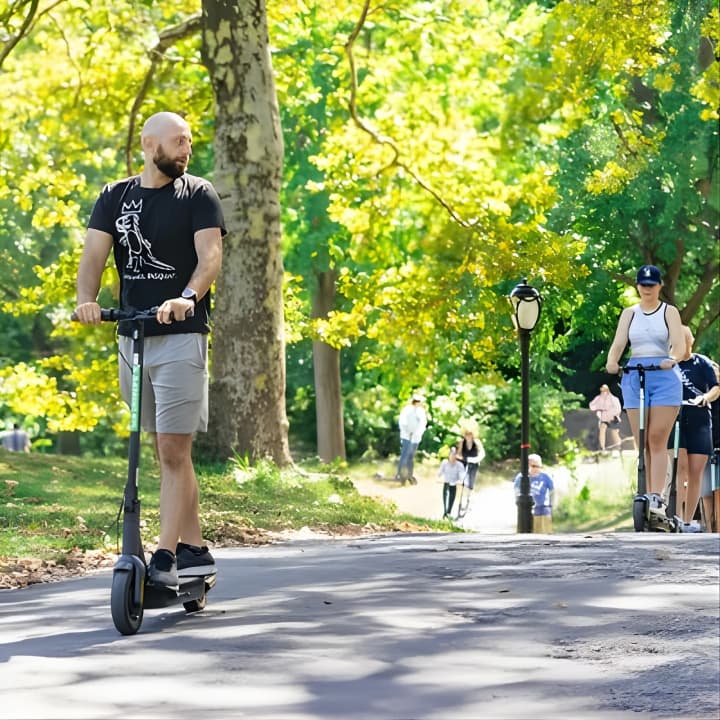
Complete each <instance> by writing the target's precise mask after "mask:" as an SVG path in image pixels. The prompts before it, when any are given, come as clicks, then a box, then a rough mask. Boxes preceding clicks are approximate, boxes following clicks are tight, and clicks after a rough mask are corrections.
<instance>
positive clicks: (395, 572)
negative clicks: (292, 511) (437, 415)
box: [0, 533, 720, 720]
mask: <svg viewBox="0 0 720 720" xmlns="http://www.w3.org/2000/svg"><path fill="white" fill-rule="evenodd" d="M719 550H720V541H719V539H718V536H717V535H650V534H638V535H636V534H632V533H616V534H604V535H597V536H587V537H586V536H582V535H563V536H530V535H528V536H517V535H515V536H508V535H478V534H418V535H396V536H383V537H376V538H360V539H358V538H355V539H336V540H312V541H295V542H290V543H287V544H282V545H276V546H269V547H262V548H235V549H225V550H219V551H218V552H217V557H218V565H219V571H220V579H219V581H218V585H217V587H216V588H215V589H214V590H213V591H212V594H211V595H210V597H209V602H208V607H207V609H206V611H205V612H203V613H200V614H196V615H185V614H184V612H183V610H182V608H168V609H166V610H162V611H148V612H147V613H146V617H145V620H144V622H143V625H142V628H141V630H140V633H139V634H137V635H135V636H133V637H127V638H124V637H121V636H119V635H118V634H117V633H116V632H115V630H114V628H113V627H112V623H111V620H110V611H109V587H110V574H109V572H104V573H101V574H99V575H97V576H93V577H86V578H78V579H74V580H70V581H65V582H61V583H56V584H52V585H44V586H40V585H35V586H32V587H30V588H29V589H27V590H19V591H2V592H0V664H1V667H0V717H2V718H8V719H9V718H34V719H40V718H43V719H44V718H48V719H49V718H53V719H54V718H153V719H154V720H162V719H164V718H173V719H174V718H188V717H201V718H204V717H215V718H223V719H224V718H230V719H232V718H252V719H253V720H270V719H271V718H272V719H274V720H311V719H312V720H317V719H322V720H324V719H325V718H327V719H328V720H330V719H332V720H340V719H342V720H345V719H349V720H354V719H358V720H365V719H370V718H372V719H373V720H400V719H408V718H418V719H423V720H424V719H427V720H454V719H457V720H461V719H463V720H469V719H470V718H484V719H487V720H494V719H498V720H501V719H505V718H507V719H510V718H513V719H517V720H526V719H528V718H534V719H537V720H543V719H544V718H548V719H550V718H552V720H562V719H567V720H570V719H572V720H583V719H587V720H600V719H606V718H608V719H609V718H613V719H619V718H629V717H632V718H651V717H652V718H656V719H657V718H679V717H682V718H693V719H694V720H710V719H712V720H717V718H718V716H719V715H720V699H719V698H718V682H719V680H720V667H719V664H720V660H719V658H720V642H719V637H718V607H719V605H720V588H719V585H718V580H719V578H718V552H719Z"/></svg>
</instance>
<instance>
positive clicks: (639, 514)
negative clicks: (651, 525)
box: [633, 498, 647, 532]
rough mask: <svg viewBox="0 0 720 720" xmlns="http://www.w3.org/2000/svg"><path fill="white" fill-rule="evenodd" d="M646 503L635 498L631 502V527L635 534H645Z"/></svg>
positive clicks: (642, 499) (641, 499) (643, 499)
mask: <svg viewBox="0 0 720 720" xmlns="http://www.w3.org/2000/svg"><path fill="white" fill-rule="evenodd" d="M646 504H647V501H646V500H645V498H635V501H634V502H633V526H634V528H635V532H645V530H646V529H647V508H646Z"/></svg>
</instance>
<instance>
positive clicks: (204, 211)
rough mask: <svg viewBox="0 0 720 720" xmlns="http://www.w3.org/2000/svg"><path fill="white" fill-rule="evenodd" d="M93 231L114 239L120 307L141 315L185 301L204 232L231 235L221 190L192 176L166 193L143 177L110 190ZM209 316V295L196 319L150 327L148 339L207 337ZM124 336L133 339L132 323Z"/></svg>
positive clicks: (123, 325) (99, 204)
mask: <svg viewBox="0 0 720 720" xmlns="http://www.w3.org/2000/svg"><path fill="white" fill-rule="evenodd" d="M88 227H89V228H93V229H95V230H101V231H102V232H106V233H108V234H110V235H112V237H113V253H114V256H115V265H116V267H117V271H118V275H119V276H120V307H121V308H123V309H128V308H135V309H139V310H145V309H148V308H151V307H154V306H156V305H161V304H162V303H163V302H164V301H165V300H168V299H170V298H176V297H180V295H181V293H182V291H183V289H184V288H185V287H186V286H187V284H188V281H189V280H190V277H191V275H192V274H193V272H194V270H195V267H196V266H197V262H198V257H197V253H196V252H195V242H194V239H195V233H196V232H197V231H198V230H204V229H206V228H213V227H219V228H220V230H221V232H222V234H223V235H225V222H224V220H223V213H222V207H221V205H220V199H219V198H218V196H217V193H216V192H215V189H214V188H213V186H212V185H211V184H210V183H209V182H208V181H207V180H204V179H203V178H199V177H196V176H194V175H187V174H185V175H182V176H181V177H179V178H177V179H176V180H173V181H172V182H169V183H168V184H167V185H164V186H163V187H161V188H146V187H141V186H140V177H139V176H135V177H131V178H126V179H125V180H119V181H117V182H114V183H111V184H109V185H106V186H105V187H104V188H103V191H102V192H101V193H100V197H99V198H98V199H97V202H96V203H95V207H94V208H93V211H92V215H91V216H90V222H89V223H88ZM209 314H210V293H207V294H206V295H205V297H203V298H202V299H201V300H199V301H198V303H197V306H196V308H195V315H194V316H193V317H192V318H188V319H187V320H183V321H180V322H174V323H171V324H170V325H160V324H159V323H157V322H156V321H154V320H152V321H147V322H146V323H145V334H146V335H166V334H171V333H207V332H209V330H210V326H209ZM118 332H119V333H120V334H121V335H129V334H130V332H131V330H130V327H129V326H128V323H120V327H119V330H118Z"/></svg>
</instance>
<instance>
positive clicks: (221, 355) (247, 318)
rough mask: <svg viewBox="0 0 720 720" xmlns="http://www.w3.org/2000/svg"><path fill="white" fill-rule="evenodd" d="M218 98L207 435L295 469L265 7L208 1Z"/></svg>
mask: <svg viewBox="0 0 720 720" xmlns="http://www.w3.org/2000/svg"><path fill="white" fill-rule="evenodd" d="M202 8H203V21H204V22H203V39H202V56H203V61H204V63H205V65H206V67H207V69H208V72H209V74H210V80H211V82H212V86H213V90H214V93H215V103H216V105H215V108H216V109H215V175H214V184H215V187H216V188H217V191H218V193H219V195H220V198H221V199H222V202H223V208H224V210H225V221H226V224H227V229H228V236H227V237H226V239H225V245H224V251H223V267H222V271H221V273H220V277H219V278H218V281H217V300H216V305H215V310H214V314H213V324H214V329H213V337H212V347H213V355H212V383H211V389H210V427H209V432H208V439H207V442H208V443H209V445H210V449H211V450H213V451H214V452H215V454H217V455H219V456H221V457H228V456H230V455H231V454H232V452H233V451H235V452H237V453H239V454H240V455H246V454H247V455H248V456H249V457H250V459H252V460H256V459H259V458H262V457H265V456H270V457H272V458H273V459H274V460H275V462H276V463H278V464H279V465H285V464H287V463H289V462H290V461H291V459H290V450H289V447H288V421H287V415H286V412H285V337H284V324H283V296H282V283H283V266H282V257H281V252H280V205H279V192H280V179H281V176H282V162H283V146H282V133H281V130H280V120H279V112H278V105H277V96H276V93H275V83H274V79H273V71H272V67H271V62H270V50H269V43H268V28H267V12H266V5H265V1H264V0H241V1H239V2H237V1H230V0H225V1H222V0H221V1H217V0H203V3H202Z"/></svg>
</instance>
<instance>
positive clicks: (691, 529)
mask: <svg viewBox="0 0 720 720" xmlns="http://www.w3.org/2000/svg"><path fill="white" fill-rule="evenodd" d="M680 532H683V533H699V532H702V528H701V527H700V523H699V522H698V521H697V520H691V521H690V522H687V523H686V522H682V520H681V521H680Z"/></svg>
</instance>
